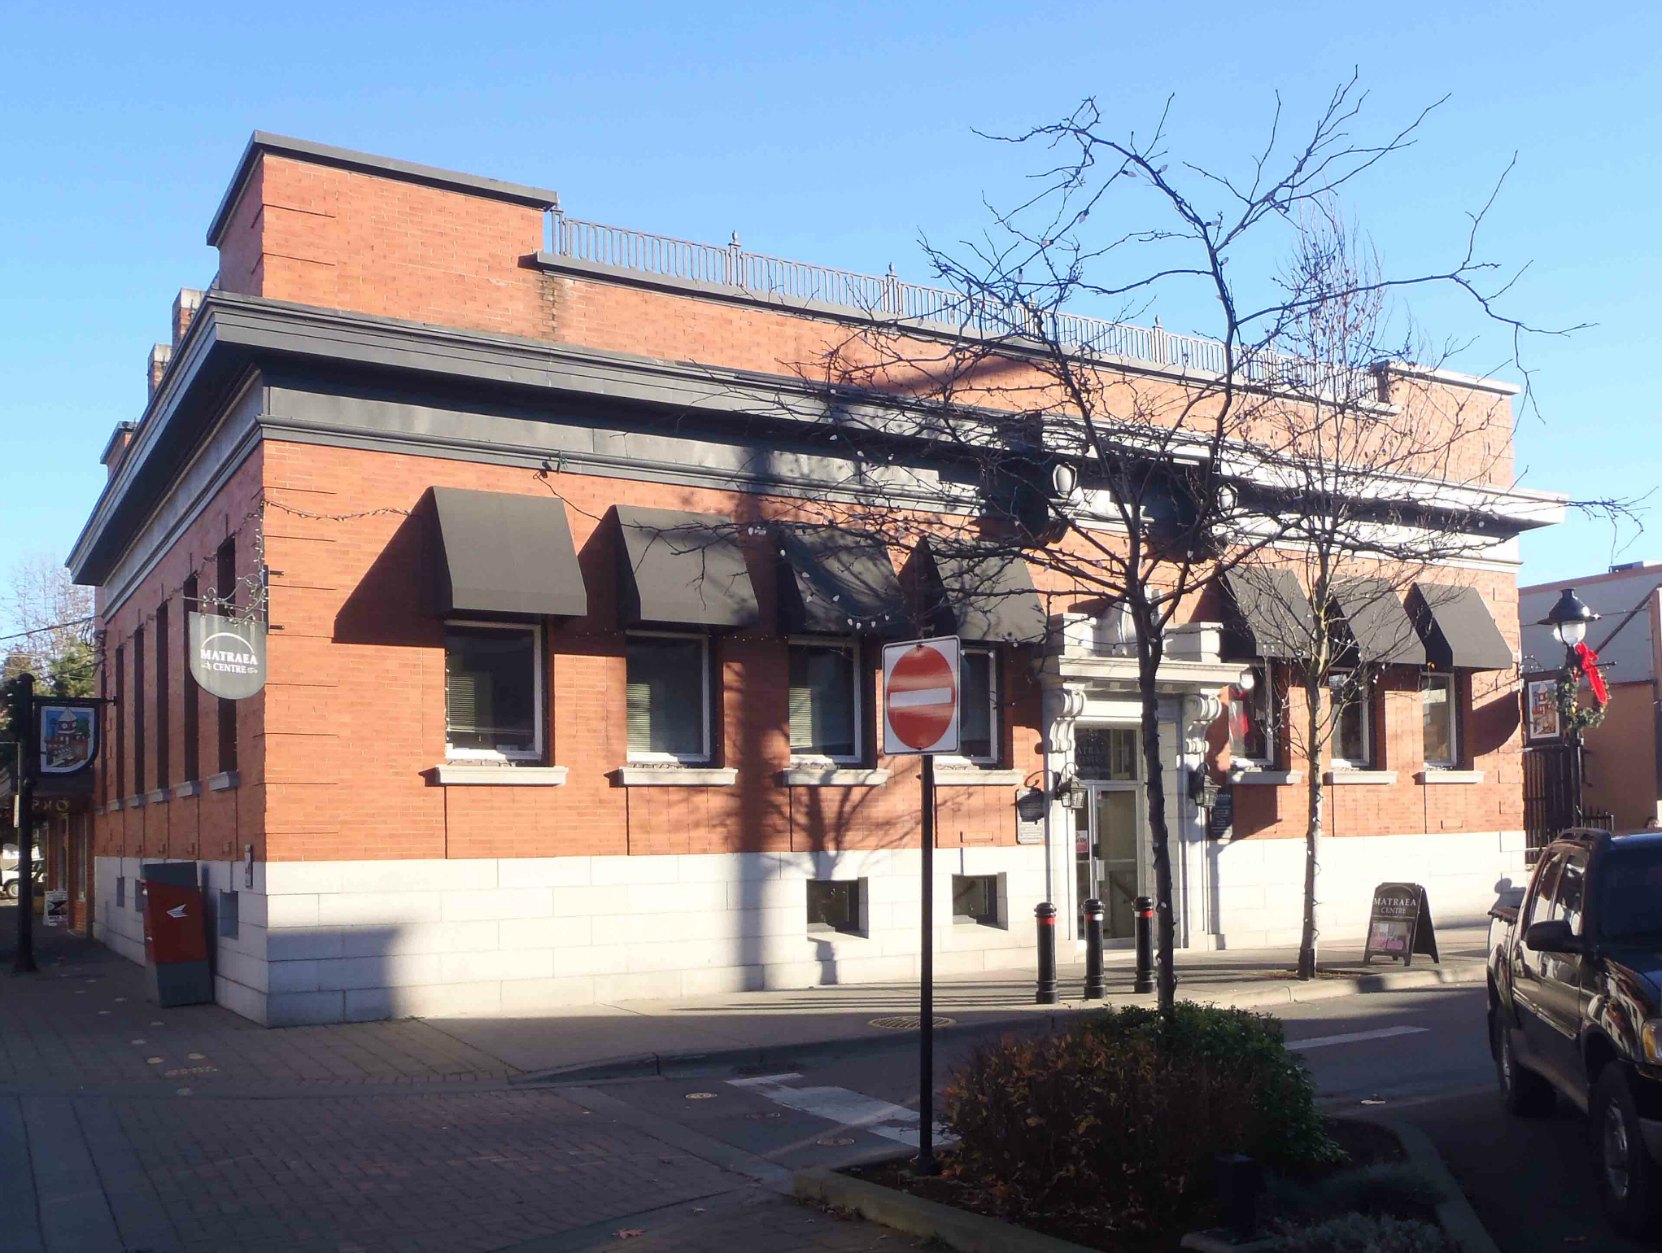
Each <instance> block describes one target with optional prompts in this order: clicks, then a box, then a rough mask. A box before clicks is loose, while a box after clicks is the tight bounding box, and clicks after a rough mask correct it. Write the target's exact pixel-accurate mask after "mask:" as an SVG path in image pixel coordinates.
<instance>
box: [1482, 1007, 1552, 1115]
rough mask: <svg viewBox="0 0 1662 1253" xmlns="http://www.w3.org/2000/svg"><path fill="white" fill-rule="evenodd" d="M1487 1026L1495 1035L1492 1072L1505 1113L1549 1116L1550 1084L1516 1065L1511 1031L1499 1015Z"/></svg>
mask: <svg viewBox="0 0 1662 1253" xmlns="http://www.w3.org/2000/svg"><path fill="white" fill-rule="evenodd" d="M1490 1023H1491V1030H1492V1031H1493V1033H1494V1053H1495V1073H1496V1076H1497V1077H1498V1078H1499V1079H1500V1096H1501V1100H1502V1101H1503V1102H1505V1105H1506V1112H1507V1113H1508V1114H1516V1115H1517V1116H1518V1117H1520V1118H1544V1117H1545V1116H1546V1115H1548V1114H1550V1113H1552V1110H1553V1105H1554V1103H1555V1098H1554V1095H1553V1091H1552V1085H1551V1084H1550V1083H1548V1082H1547V1081H1546V1080H1545V1079H1543V1078H1541V1076H1540V1075H1538V1074H1536V1073H1535V1072H1534V1071H1533V1070H1529V1069H1526V1068H1525V1067H1523V1066H1520V1065H1519V1064H1518V1058H1517V1054H1516V1053H1515V1052H1514V1051H1513V1048H1512V1028H1511V1027H1509V1026H1508V1025H1507V1024H1506V1022H1505V1021H1504V1020H1503V1019H1502V1017H1501V1015H1500V1013H1499V1012H1497V1013H1496V1014H1495V1015H1494V1016H1493V1017H1492V1018H1491V1019H1490Z"/></svg>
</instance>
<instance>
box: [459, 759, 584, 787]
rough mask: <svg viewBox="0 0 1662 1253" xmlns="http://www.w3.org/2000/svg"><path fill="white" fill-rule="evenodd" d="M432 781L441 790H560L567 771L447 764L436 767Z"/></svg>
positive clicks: (525, 767)
mask: <svg viewBox="0 0 1662 1253" xmlns="http://www.w3.org/2000/svg"><path fill="white" fill-rule="evenodd" d="M433 779H434V781H435V782H437V783H438V785H439V786H440V787H456V786H459V785H483V786H487V787H560V786H562V785H563V784H564V783H565V781H566V767H565V766H487V765H481V764H479V763H476V762H471V761H447V762H444V763H442V764H441V765H437V766H434V767H433Z"/></svg>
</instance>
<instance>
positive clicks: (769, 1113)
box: [745, 1109, 781, 1122]
mask: <svg viewBox="0 0 1662 1253" xmlns="http://www.w3.org/2000/svg"><path fill="white" fill-rule="evenodd" d="M745 1117H746V1118H749V1119H751V1120H752V1121H754V1122H761V1121H762V1120H763V1119H764V1118H778V1117H781V1115H780V1113H779V1111H778V1110H776V1109H765V1110H762V1111H761V1112H760V1113H756V1114H746V1115H745Z"/></svg>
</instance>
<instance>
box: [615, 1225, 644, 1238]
mask: <svg viewBox="0 0 1662 1253" xmlns="http://www.w3.org/2000/svg"><path fill="white" fill-rule="evenodd" d="M612 1234H613V1235H614V1236H616V1237H617V1238H618V1239H619V1240H633V1239H634V1238H635V1237H636V1236H644V1235H645V1234H646V1229H645V1228H644V1227H620V1228H619V1229H618V1230H616V1231H614V1232H612Z"/></svg>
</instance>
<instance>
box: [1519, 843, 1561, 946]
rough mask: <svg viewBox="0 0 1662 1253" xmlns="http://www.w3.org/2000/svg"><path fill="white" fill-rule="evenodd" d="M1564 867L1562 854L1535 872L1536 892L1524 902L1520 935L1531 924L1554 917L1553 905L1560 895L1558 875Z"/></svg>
mask: <svg viewBox="0 0 1662 1253" xmlns="http://www.w3.org/2000/svg"><path fill="white" fill-rule="evenodd" d="M1563 868H1564V857H1563V855H1562V854H1560V855H1559V856H1557V857H1554V858H1553V859H1552V860H1551V861H1547V862H1543V863H1542V864H1541V868H1540V870H1538V871H1537V872H1536V874H1535V885H1534V892H1533V893H1532V894H1531V895H1530V898H1529V900H1528V901H1527V902H1525V904H1524V912H1523V917H1522V919H1521V925H1520V926H1519V927H1518V934H1519V935H1523V934H1525V933H1526V932H1528V930H1529V928H1530V924H1532V923H1536V922H1544V921H1546V920H1547V919H1549V918H1551V917H1552V910H1553V905H1554V904H1555V902H1556V900H1557V897H1558V875H1559V872H1560V871H1562V870H1563Z"/></svg>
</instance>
